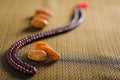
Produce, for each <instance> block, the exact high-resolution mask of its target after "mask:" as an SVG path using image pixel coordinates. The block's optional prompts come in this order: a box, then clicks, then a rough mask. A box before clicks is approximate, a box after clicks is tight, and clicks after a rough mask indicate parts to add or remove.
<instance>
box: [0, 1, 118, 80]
mask: <svg viewBox="0 0 120 80" xmlns="http://www.w3.org/2000/svg"><path fill="white" fill-rule="evenodd" d="M81 1H85V2H88V3H89V5H90V6H89V8H88V9H87V10H86V13H87V17H86V20H85V22H84V23H83V24H82V25H80V26H78V27H77V28H76V29H74V30H72V31H70V32H68V33H65V34H61V35H58V36H54V37H51V38H47V39H43V40H41V41H45V42H47V43H48V44H50V45H51V46H52V47H53V48H54V49H55V50H56V51H58V52H59V53H60V54H61V59H60V60H59V61H57V62H55V63H47V64H45V63H42V62H34V61H31V60H29V59H28V58H27V50H28V49H33V45H34V43H31V44H29V45H27V46H25V47H24V48H22V49H21V50H20V51H19V52H18V56H19V57H20V58H21V59H22V60H23V61H25V62H28V63H30V64H33V65H35V66H36V67H37V74H35V75H34V76H26V75H23V74H20V73H19V72H17V71H15V70H14V69H13V68H12V67H11V66H9V65H8V63H7V61H6V56H5V53H6V51H7V50H8V48H9V47H10V46H11V45H12V44H13V43H14V42H16V41H18V40H20V39H22V38H23V37H25V36H27V35H29V34H32V33H35V32H40V31H45V30H49V29H53V28H56V27H58V26H61V25H65V24H67V23H68V22H69V21H70V20H71V15H72V13H73V9H74V7H75V5H76V3H77V2H79V0H0V80H26V79H27V80H120V65H119V64H120V59H119V58H120V0H81ZM39 7H40V8H46V9H49V10H50V11H52V12H53V14H54V17H53V18H52V20H51V21H50V22H49V25H48V26H47V27H46V28H44V29H43V30H34V29H32V28H31V27H30V25H29V17H31V16H32V15H33V13H34V10H35V9H36V8H39Z"/></svg>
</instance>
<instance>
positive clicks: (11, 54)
mask: <svg viewBox="0 0 120 80" xmlns="http://www.w3.org/2000/svg"><path fill="white" fill-rule="evenodd" d="M39 12H40V11H39V10H38V11H36V14H37V13H39ZM40 13H41V12H40ZM42 13H44V12H42ZM81 18H82V13H81V10H80V9H79V8H77V9H76V10H75V13H74V18H73V20H72V22H71V23H70V24H68V25H66V26H63V27H61V28H57V29H53V30H49V31H45V32H39V33H35V34H31V35H29V36H28V37H26V38H23V39H21V40H19V41H18V42H16V43H15V44H13V45H12V46H11V47H10V49H9V50H8V51H7V55H6V57H7V60H8V63H9V64H10V65H11V66H13V67H14V68H15V69H16V70H18V71H20V72H22V73H26V74H35V73H36V67H34V66H32V65H29V64H27V63H25V62H23V61H22V60H20V59H19V58H18V56H17V55H16V53H17V51H18V50H19V49H20V48H22V47H23V46H25V45H26V44H28V43H30V42H33V41H36V40H37V39H42V38H45V37H49V36H52V35H56V34H60V33H63V32H66V31H69V30H71V29H73V28H75V27H76V26H77V25H78V23H81V21H80V20H81ZM44 47H45V48H43V47H42V48H41V49H43V50H46V49H47V48H49V50H48V49H47V50H46V52H49V51H52V49H51V48H50V47H48V46H47V48H46V46H44ZM52 52H54V51H52ZM48 56H49V57H50V58H52V59H55V60H56V59H58V58H59V55H56V56H58V57H57V58H55V56H51V55H50V54H48Z"/></svg>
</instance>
